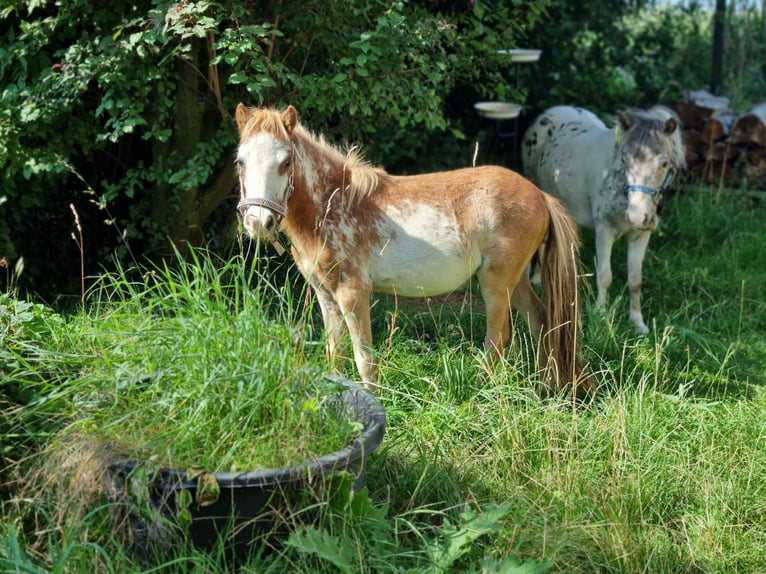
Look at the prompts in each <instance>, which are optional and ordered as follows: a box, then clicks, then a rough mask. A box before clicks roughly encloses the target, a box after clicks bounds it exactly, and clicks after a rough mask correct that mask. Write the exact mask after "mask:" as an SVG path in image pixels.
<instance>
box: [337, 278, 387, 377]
mask: <svg viewBox="0 0 766 574" xmlns="http://www.w3.org/2000/svg"><path fill="white" fill-rule="evenodd" d="M371 294H372V291H371V289H370V288H369V287H366V286H364V285H341V286H339V287H338V289H337V290H336V292H335V296H336V299H337V301H338V305H339V306H340V310H341V312H342V313H343V317H344V319H345V320H346V326H347V327H348V331H349V334H350V335H351V344H352V345H353V346H354V361H355V362H356V368H357V369H358V370H359V375H360V376H361V377H362V383H364V386H366V387H367V388H368V389H370V390H375V389H376V388H377V376H376V369H375V354H374V352H373V347H372V326H371V324H370V296H371Z"/></svg>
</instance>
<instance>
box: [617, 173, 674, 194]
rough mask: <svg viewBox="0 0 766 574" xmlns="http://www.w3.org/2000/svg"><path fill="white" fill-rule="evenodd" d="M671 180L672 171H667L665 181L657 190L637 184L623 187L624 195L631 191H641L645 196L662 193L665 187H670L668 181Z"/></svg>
mask: <svg viewBox="0 0 766 574" xmlns="http://www.w3.org/2000/svg"><path fill="white" fill-rule="evenodd" d="M672 178H673V170H672V169H670V170H668V174H667V175H666V176H665V180H664V181H663V182H662V185H660V187H658V188H654V187H649V186H648V185H638V184H627V185H625V187H624V191H625V194H628V193H630V192H631V191H643V192H644V193H646V194H647V195H654V194H655V193H662V192H663V191H665V190H666V189H667V187H668V186H669V185H670V180H671V179H672Z"/></svg>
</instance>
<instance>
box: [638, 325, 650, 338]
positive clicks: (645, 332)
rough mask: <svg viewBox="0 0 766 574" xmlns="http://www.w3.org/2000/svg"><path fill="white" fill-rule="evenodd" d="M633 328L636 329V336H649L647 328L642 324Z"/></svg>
mask: <svg viewBox="0 0 766 574" xmlns="http://www.w3.org/2000/svg"><path fill="white" fill-rule="evenodd" d="M635 328H636V335H648V334H649V327H647V326H646V325H645V324H644V323H638V324H636V325H635Z"/></svg>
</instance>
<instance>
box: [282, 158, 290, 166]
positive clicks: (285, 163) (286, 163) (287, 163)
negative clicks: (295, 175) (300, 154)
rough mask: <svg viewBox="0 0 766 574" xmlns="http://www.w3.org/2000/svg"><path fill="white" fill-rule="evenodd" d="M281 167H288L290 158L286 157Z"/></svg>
mask: <svg viewBox="0 0 766 574" xmlns="http://www.w3.org/2000/svg"><path fill="white" fill-rule="evenodd" d="M282 167H283V168H285V169H287V168H288V167H290V158H289V157H288V158H287V159H286V160H285V161H283V162H282Z"/></svg>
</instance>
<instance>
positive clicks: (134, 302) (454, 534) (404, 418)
mask: <svg viewBox="0 0 766 574" xmlns="http://www.w3.org/2000/svg"><path fill="white" fill-rule="evenodd" d="M764 222H766V206H764V204H763V202H759V201H756V200H753V199H752V198H746V197H742V196H737V195H735V194H733V193H732V192H729V191H727V190H723V189H710V188H697V187H690V188H688V189H686V190H684V191H683V192H681V193H679V194H677V195H674V196H672V197H670V198H668V200H667V203H666V206H665V211H664V213H663V222H662V226H661V229H660V230H659V232H658V233H656V234H655V236H654V237H653V238H652V241H651V243H650V247H649V252H648V254H647V257H646V260H645V264H644V269H645V272H644V290H643V292H644V314H645V317H646V318H647V320H648V323H649V324H650V326H651V327H652V332H651V333H650V334H649V335H647V336H645V337H638V336H636V335H635V334H634V333H633V330H632V327H631V325H630V323H629V321H628V311H627V305H628V303H627V289H626V288H625V287H624V277H625V264H624V260H625V250H624V246H622V245H621V244H620V243H618V245H617V248H616V250H615V254H614V260H613V263H614V269H615V282H614V285H613V287H612V291H611V301H610V303H609V305H608V308H607V309H606V310H605V311H604V312H598V311H596V310H595V308H594V300H595V297H594V294H593V291H594V287H593V285H594V279H593V277H587V276H586V277H583V279H582V288H583V306H584V323H585V324H584V333H583V337H584V339H583V352H582V354H583V360H584V362H585V363H586V364H587V365H588V368H589V369H590V370H591V372H592V373H594V376H595V377H596V378H597V380H598V381H599V382H600V383H601V388H600V391H599V393H598V395H597V396H596V397H595V398H594V399H593V400H592V401H591V402H589V403H586V404H573V403H572V402H571V401H569V400H567V399H566V398H551V399H547V400H545V401H541V400H540V399H539V398H538V397H537V396H536V395H535V393H534V381H533V380H532V378H533V377H532V375H533V373H534V371H535V364H536V362H535V357H534V349H535V346H534V344H532V342H531V341H530V339H529V337H528V334H527V332H526V328H525V327H524V325H523V323H522V322H520V321H516V320H515V321H514V333H513V339H512V343H511V345H510V348H509V349H508V351H507V352H506V353H505V356H504V358H503V360H502V361H500V362H499V363H498V364H496V365H494V366H492V367H488V366H487V364H486V363H485V361H484V360H483V358H482V353H481V351H480V348H481V341H482V338H483V329H484V322H483V307H482V305H481V302H480V300H479V299H480V298H479V297H478V295H477V294H476V293H475V292H472V291H471V290H469V291H468V292H467V293H465V294H462V295H458V296H453V297H451V298H448V299H441V300H440V299H434V300H430V301H426V302H424V301H414V302H405V301H404V300H396V299H394V298H391V297H380V298H376V302H375V305H374V307H373V322H374V328H375V341H376V350H377V354H378V357H379V358H380V366H381V372H380V382H381V384H382V387H383V390H382V395H381V398H382V400H383V403H384V406H385V407H386V412H387V432H386V436H385V439H384V441H383V444H382V446H381V447H380V448H379V449H378V451H376V452H375V454H374V455H373V457H372V458H371V460H370V462H369V466H368V469H367V489H366V490H363V491H361V492H357V493H351V492H349V491H348V490H345V491H338V492H345V494H338V493H336V494H335V495H334V496H333V497H332V498H331V499H329V500H327V501H324V502H322V501H318V502H315V503H314V504H315V505H316V506H315V509H317V510H320V512H319V513H318V517H317V518H315V519H313V520H311V521H308V522H306V521H303V520H301V518H300V517H299V516H296V517H294V519H293V520H291V521H290V524H291V528H290V534H289V535H288V536H287V537H286V538H285V542H284V544H283V545H282V546H280V547H278V548H272V549H270V551H269V552H265V551H264V552H258V551H256V552H254V554H253V556H251V557H250V559H249V560H248V561H247V562H246V563H244V564H242V565H241V571H243V572H285V571H290V572H380V573H388V572H391V573H403V572H433V573H436V572H488V573H489V572H567V573H572V572H582V573H592V572H625V573H632V572H663V573H665V572H668V573H674V572H678V573H681V572H715V573H739V572H763V571H766V562H764V556H766V479H764V476H766V422H765V421H766V419H765V418H764V414H763V413H764V411H765V410H766V393H765V392H764V383H766V378H765V377H766V375H765V373H764V371H765V370H766V345H764V343H763V339H762V333H763V332H764V330H765V329H766V290H764V288H763V285H766V268H764V266H763V264H762V255H761V253H763V252H764V250H766V225H764ZM592 243H593V242H592V236H589V235H588V234H587V233H584V247H583V261H584V268H585V270H586V271H588V270H592V268H593V264H592V260H593V245H592ZM248 269H249V267H247V266H244V267H243V266H239V263H237V264H233V263H231V264H230V263H229V262H226V261H218V260H215V259H207V258H205V257H202V256H200V259H199V260H198V261H196V262H194V263H193V264H190V265H189V266H188V267H186V268H185V269H184V271H183V273H185V274H186V275H184V277H183V278H181V277H179V276H178V275H176V272H175V271H170V270H155V273H154V275H153V277H152V279H151V281H149V280H148V279H147V278H146V277H138V278H134V279H133V280H131V281H132V282H131V281H128V283H130V284H131V285H132V286H133V287H130V288H128V287H127V286H126V285H115V284H114V282H113V281H112V280H109V279H106V280H105V281H104V283H103V285H102V286H101V288H100V289H99V290H98V291H97V292H95V293H94V294H93V296H94V298H95V299H94V300H93V301H92V304H93V305H94V307H93V308H92V311H91V312H90V313H87V314H75V315H71V316H65V317H61V316H58V315H52V314H50V313H48V312H46V313H45V314H44V316H43V320H42V324H44V325H49V327H48V330H47V331H46V330H45V329H42V330H40V329H37V330H32V331H31V332H33V333H37V332H40V333H48V334H47V335H44V336H42V337H31V342H30V341H28V342H27V344H26V347H24V352H21V351H20V348H19V347H18V345H17V347H14V348H13V352H14V356H15V357H17V358H18V357H21V359H19V360H18V365H17V366H16V367H14V368H13V369H11V370H6V371H3V373H4V376H5V377H6V380H15V381H17V382H16V383H13V384H16V385H17V388H18V386H19V382H18V381H21V382H29V381H31V382H34V384H35V385H36V391H35V393H34V396H33V397H32V398H31V399H29V402H28V403H24V401H22V400H21V398H20V397H18V396H15V399H14V400H13V401H11V402H12V403H13V405H14V408H15V409H17V410H16V411H14V417H16V416H17V415H18V414H19V413H20V412H24V411H25V410H26V411H27V412H28V413H29V414H30V417H31V418H29V419H26V424H27V427H26V431H25V432H27V433H30V434H31V433H32V431H33V430H34V429H36V428H43V429H46V430H45V433H46V434H44V435H42V438H40V439H38V442H37V443H34V444H35V446H34V448H35V451H36V452H45V447H46V446H47V445H48V444H49V443H50V441H51V440H54V439H55V437H56V436H58V435H57V433H56V432H54V430H52V429H56V428H63V427H64V426H66V425H68V424H70V421H71V420H73V418H74V417H75V415H76V414H77V412H75V411H79V410H81V409H80V408H77V409H75V408H73V407H72V405H85V404H88V403H89V402H110V401H111V402H113V403H114V405H115V408H116V410H117V411H123V412H124V415H125V416H124V418H125V420H127V418H129V413H130V412H131V410H132V409H133V408H134V406H135V404H134V401H135V400H137V399H136V398H135V395H136V394H138V393H141V392H147V391H148V392H150V393H151V392H153V391H152V390H151V389H150V387H151V386H152V385H154V384H157V385H161V389H162V392H158V393H156V394H155V395H153V397H154V399H155V402H156V408H157V409H160V408H162V404H161V403H162V400H163V399H164V398H167V397H170V396H172V395H173V393H175V392H176V391H177V392H178V393H179V394H182V395H184V394H185V395H186V396H189V395H193V397H194V400H192V399H190V401H189V402H192V403H194V402H195V401H196V400H198V399H199V398H200V397H202V396H203V395H204V393H205V392H209V390H208V388H207V385H212V382H211V381H213V380H225V381H227V382H228V383H229V386H228V387H227V388H230V389H231V390H232V393H233V394H232V396H235V395H236V391H235V389H238V388H239V387H238V386H237V385H238V383H237V381H239V380H242V381H246V380H249V379H253V378H256V377H255V376H254V373H256V372H261V371H262V370H264V369H266V370H269V369H273V368H274V367H273V366H271V365H266V364H261V362H265V361H268V360H270V359H271V358H274V357H277V358H279V361H285V364H286V365H296V366H297V367H298V368H300V369H302V368H304V367H305V366H306V365H308V366H311V367H315V368H317V369H319V370H322V369H324V368H325V367H326V365H325V364H324V359H323V355H322V353H321V342H322V341H321V336H320V335H319V334H318V333H319V329H320V328H321V322H320V321H319V319H318V317H317V313H315V312H312V310H311V309H310V308H309V309H308V310H305V309H303V308H299V307H298V306H297V305H296V301H297V300H301V301H302V299H303V293H302V289H303V286H302V283H301V282H300V281H297V282H294V283H293V282H288V283H289V284H290V285H293V286H292V287H286V286H285V283H284V282H283V281H281V280H280V281H276V280H274V276H272V275H266V276H258V277H252V276H247V274H248V273H250V271H248ZM242 273H244V274H245V275H246V277H244V278H242V279H244V280H241V279H237V280H236V281H229V280H228V279H225V278H226V277H232V276H233V277H236V276H238V275H239V274H242ZM125 275H127V274H125ZM126 279H127V277H126ZM270 281H271V282H270ZM118 283H122V281H119V282H118ZM219 283H220V284H221V285H225V286H227V287H226V288H223V287H221V288H219V287H216V285H218V284H219ZM233 284H236V285H242V286H244V285H247V287H246V288H245V287H236V288H233V287H231V285H233ZM230 287H231V288H230ZM131 289H134V290H135V293H137V294H139V297H134V296H133V295H131V291H130V290H131ZM286 289H287V290H292V292H285V290H286ZM62 324H63V325H64V326H65V327H62ZM187 324H193V325H195V328H194V329H192V330H187V329H186V328H185V327H184V328H182V327H181V325H187ZM85 325H90V327H88V328H87V329H86V328H85V327H84V326H85ZM96 326H97V327H98V332H99V335H98V336H93V335H91V336H87V337H86V336H84V334H85V333H86V332H89V329H91V328H95V327H96ZM177 332H183V333H185V335H184V337H183V338H182V340H174V339H173V337H172V336H169V333H177ZM245 333H247V335H245ZM259 333H260V335H259ZM219 336H220V340H218V337H219ZM259 337H262V338H259ZM270 338H273V339H274V340H275V341H277V342H278V344H277V345H276V348H274V347H272V346H270V345H271V343H270V342H269V339H270ZM211 339H216V340H217V341H218V342H212V341H211ZM141 340H149V341H151V342H152V344H151V347H152V349H151V352H149V351H147V350H146V349H145V348H144V347H143V346H142V344H141V343H140V341H141ZM253 340H256V341H259V342H260V344H261V346H263V347H264V349H263V350H261V349H252V348H249V347H248V345H247V344H246V341H250V342H252V341H253ZM18 344H20V343H18ZM75 347H76V348H78V349H79V350H80V351H79V354H78V353H72V352H71V349H73V348H75ZM105 347H107V348H110V349H120V353H119V355H118V356H119V357H120V360H113V359H111V358H110V359H109V361H111V362H108V361H104V366H101V367H99V366H97V365H96V362H95V361H89V360H85V359H84V358H83V357H91V356H93V353H94V349H101V354H102V355H104V356H107V355H108V354H106V353H105V352H104V351H103V349H104V348H105ZM33 348H34V349H37V351H36V352H34V353H33V352H32V351H31V349H33ZM64 348H67V349H69V351H67V352H66V353H65V352H63V349H64ZM285 348H288V349H289V352H287V351H284V349H285ZM231 350H235V351H236V353H234V354H236V355H237V356H240V355H242V354H243V353H244V354H245V355H247V353H250V355H249V359H250V361H249V362H248V361H243V362H241V363H239V362H237V361H234V360H230V359H226V358H224V357H223V355H227V356H228V352H229V351H231ZM280 352H285V354H284V355H282V354H280ZM287 355H289V356H287ZM219 357H220V361H219V360H217V359H218V358H219ZM213 358H216V360H213ZM293 361H295V363H293ZM168 363H170V364H173V365H175V369H174V370H173V371H172V372H170V371H168V369H167V367H166V365H167V364H168ZM107 364H109V365H110V366H108V367H107V366H106V365H107ZM200 364H206V365H207V366H206V367H205V368H204V369H203V368H202V367H200ZM291 368H292V367H290V368H282V369H277V371H276V373H275V374H277V375H280V376H283V375H287V374H289V373H290V372H291V371H290V370H291ZM343 369H344V370H345V374H346V375H348V376H349V377H351V378H355V377H356V376H357V375H356V371H355V368H354V366H353V363H352V361H350V360H349V361H347V362H346V363H344V366H343ZM184 371H185V372H186V373H189V372H195V373H196V374H197V376H196V377H195V378H196V379H197V382H196V383H190V381H189V380H187V377H185V376H184ZM142 374H147V375H151V378H150V379H148V380H146V381H144V382H143V383H142V382H141V380H140V375H142ZM107 375H109V376H110V377H111V378H110V379H109V383H110V384H109V385H101V386H92V387H88V386H87V385H85V383H87V384H88V385H93V381H94V380H95V379H102V378H104V377H106V376H107ZM238 377H241V378H238ZM70 378H78V380H80V381H83V385H84V386H83V387H82V389H87V390H86V391H83V392H82V393H80V394H79V395H78V394H77V393H72V394H70V395H61V394H59V395H56V394H55V393H54V390H55V389H56V388H58V387H61V386H62V382H64V381H66V380H68V379H70ZM51 381H53V382H51ZM4 384H5V383H4ZM8 384H10V383H8ZM141 385H148V387H147V389H144V390H143V391H141V390H139V389H138V387H140V386H141ZM20 386H23V385H20ZM92 389H97V392H93V393H91V390H92ZM14 392H16V391H14ZM59 392H61V391H59ZM118 394H124V395H125V396H124V397H120V398H117V395H118ZM44 397H50V398H49V399H48V406H45V407H44V405H45V404H46V402H45V401H43V398H44ZM41 401H43V402H42V403H41ZM76 401H79V402H76ZM25 404H26V406H24V405H25ZM243 404H247V403H243ZM218 406H219V409H218V410H219V411H221V412H220V413H216V414H217V415H219V416H221V417H225V416H226V413H227V412H228V411H229V410H230V409H231V408H233V407H232V406H231V405H229V404H228V403H225V402H224V403H219V404H218ZM43 407H44V408H43ZM36 409H37V410H36ZM7 411H8V409H6V412H7ZM35 412H37V413H46V414H45V416H44V417H43V419H44V421H45V424H44V425H43V424H42V423H41V421H40V420H39V419H35V418H34V417H32V414H33V413H35ZM53 413H59V414H56V415H55V416H54V415H53ZM208 413H209V411H206V410H204V409H203V410H201V411H199V413H198V412H197V411H194V410H191V411H188V413H187V414H184V415H183V416H180V415H179V416H177V417H172V418H171V417H167V424H166V426H167V429H160V431H164V430H167V432H168V434H172V433H173V432H174V431H175V432H179V433H190V435H192V436H195V432H197V431H198V428H197V427H198V425H197V424H195V419H196V421H197V422H199V421H200V420H204V419H205V418H206V417H207V416H208ZM14 420H18V419H14ZM6 428H7V427H6ZM18 430H19V427H18V426H16V427H14V432H16V431H18ZM211 430H215V429H211ZM216 432H217V431H216ZM14 436H21V435H20V434H19V435H14ZM197 438H198V439H200V438H204V437H197ZM194 444H195V445H196V443H194ZM183 450H186V447H184V449H183ZM189 451H190V452H195V451H196V447H195V446H191V447H189ZM5 456H6V459H15V460H16V459H20V458H22V457H20V456H19V453H18V452H17V451H14V450H13V449H10V450H7V451H6V455H5ZM218 456H220V458H221V459H222V460H227V463H226V464H236V457H231V456H229V453H228V452H227V451H226V450H223V451H218V452H217V453H216V457H218ZM35 459H36V457H35V456H32V457H31V461H32V462H34V460H35ZM21 466H22V467H23V466H24V465H23V464H22V465H21ZM6 476H12V474H10V473H6ZM21 492H22V490H20V489H19V484H18V483H9V484H7V486H6V490H5V493H6V497H7V498H11V497H17V498H18V497H19V496H20V493H21ZM16 502H17V504H14V505H10V504H8V503H7V502H6V504H5V507H4V510H6V513H5V516H6V518H5V519H3V520H2V521H0V564H2V565H3V566H4V567H7V568H10V569H14V568H15V569H16V571H21V572H35V571H37V570H35V568H37V569H48V570H56V569H58V570H57V571H60V572H86V571H98V572H140V571H145V570H146V568H147V567H146V566H145V565H142V564H140V563H138V562H136V561H135V560H134V559H133V558H131V557H130V556H129V555H127V554H125V553H124V552H122V551H121V550H120V547H119V546H114V545H110V544H109V542H108V540H104V539H103V538H99V537H98V535H97V534H98V532H99V528H102V525H101V524H100V523H99V520H98V513H97V512H96V513H93V514H91V515H86V516H82V517H80V518H79V519H78V521H76V522H75V523H73V524H69V525H67V526H66V528H63V529H62V528H61V527H60V526H58V525H57V524H56V523H55V522H54V521H52V522H51V525H50V526H49V527H48V529H47V531H46V530H45V529H44V528H40V530H39V531H38V532H30V531H29V528H28V521H25V520H24V517H25V516H28V514H25V513H24V509H25V508H26V509H28V508H29V507H30V506H33V507H35V508H38V509H42V510H44V511H45V512H47V513H49V514H48V515H50V516H54V515H53V514H52V513H51V510H50V505H51V501H46V500H45V496H42V497H41V498H39V499H37V500H35V501H26V502H24V501H18V500H17V501H16ZM35 542H37V544H35ZM102 550H103V551H102ZM261 550H263V549H261ZM160 562H164V564H165V571H179V572H180V571H184V572H188V571H192V572H203V571H204V572H224V571H227V567H226V565H225V564H224V563H222V562H220V561H219V560H218V559H217V558H216V555H215V553H213V555H210V554H205V553H202V552H200V551H198V550H195V549H190V548H183V549H181V548H179V549H178V552H177V553H176V554H175V555H173V556H166V557H163V558H162V559H161V560H160Z"/></svg>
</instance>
